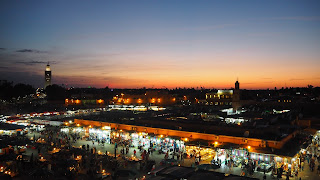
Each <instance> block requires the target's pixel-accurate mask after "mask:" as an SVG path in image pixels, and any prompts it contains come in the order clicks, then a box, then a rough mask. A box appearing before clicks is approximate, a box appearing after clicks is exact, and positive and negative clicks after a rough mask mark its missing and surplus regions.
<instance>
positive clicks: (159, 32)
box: [0, 0, 320, 88]
mask: <svg viewBox="0 0 320 180" xmlns="http://www.w3.org/2000/svg"><path fill="white" fill-rule="evenodd" d="M0 23H1V29H0V32H1V33H0V48H2V49H1V50H0V75H1V77H2V78H1V79H3V78H5V79H8V80H13V81H14V82H16V83H17V82H23V83H31V84H33V85H34V86H42V85H43V81H44V80H43V74H44V72H43V71H44V68H45V64H46V62H48V61H50V62H51V64H52V70H53V73H52V74H53V82H54V83H57V84H69V85H70V86H95V87H105V86H107V85H108V86H110V87H121V88H124V87H129V88H136V87H162V86H166V87H176V86H178V87H197V86H199V87H200V86H205V87H208V88H209V87H216V88H229V87H231V86H233V83H234V81H235V79H236V78H237V77H239V79H240V81H241V82H242V87H244V88H267V87H270V88H272V87H275V86H277V87H282V86H284V85H285V84H286V85H288V86H306V85H307V84H313V85H314V86H320V73H319V68H318V67H320V61H319V59H320V58H319V57H320V53H319V52H320V51H319V50H320V36H319V33H320V2H319V1H253V0H252V1H182V0H180V1H174V0H171V1H163V0H162V1H23V2H22V1H1V2H0ZM20 50H31V51H22V52H21V51H20ZM17 51H20V52H17Z"/></svg>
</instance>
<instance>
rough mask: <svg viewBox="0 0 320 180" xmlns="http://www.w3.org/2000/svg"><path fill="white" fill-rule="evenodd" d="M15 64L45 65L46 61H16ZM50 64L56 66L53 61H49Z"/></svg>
mask: <svg viewBox="0 0 320 180" xmlns="http://www.w3.org/2000/svg"><path fill="white" fill-rule="evenodd" d="M15 63H17V64H24V65H34V64H47V63H48V61H16V62H15ZM49 63H50V64H57V62H55V61H49Z"/></svg>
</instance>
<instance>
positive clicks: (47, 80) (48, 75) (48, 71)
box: [44, 62, 51, 88]
mask: <svg viewBox="0 0 320 180" xmlns="http://www.w3.org/2000/svg"><path fill="white" fill-rule="evenodd" d="M44 78H45V81H44V88H47V87H48V86H50V85H51V69H50V65H49V62H48V64H47V67H46V71H45V72H44Z"/></svg>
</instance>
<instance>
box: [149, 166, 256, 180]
mask: <svg viewBox="0 0 320 180" xmlns="http://www.w3.org/2000/svg"><path fill="white" fill-rule="evenodd" d="M147 179H148V180H164V179H166V180H173V179H188V180H189V179H190V180H201V179H211V180H250V179H252V180H253V179H256V178H250V177H243V176H237V175H232V174H224V173H220V172H214V171H195V168H192V167H180V166H171V167H166V168H164V169H162V170H160V171H159V172H158V173H157V176H154V177H150V178H147Z"/></svg>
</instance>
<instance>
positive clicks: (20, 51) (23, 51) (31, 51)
mask: <svg viewBox="0 0 320 180" xmlns="http://www.w3.org/2000/svg"><path fill="white" fill-rule="evenodd" d="M16 52H19V53H47V52H46V51H39V50H34V49H20V50H17V51H16Z"/></svg>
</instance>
